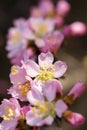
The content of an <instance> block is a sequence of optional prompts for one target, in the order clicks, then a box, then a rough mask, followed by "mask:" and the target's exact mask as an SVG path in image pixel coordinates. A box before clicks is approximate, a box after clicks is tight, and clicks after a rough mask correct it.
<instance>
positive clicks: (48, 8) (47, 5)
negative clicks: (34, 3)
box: [39, 0, 55, 17]
mask: <svg viewBox="0 0 87 130" xmlns="http://www.w3.org/2000/svg"><path fill="white" fill-rule="evenodd" d="M39 8H40V10H41V12H42V15H43V16H48V17H49V16H51V15H52V14H53V13H54V11H55V7H54V4H53V2H52V1H51V0H41V1H40V3H39Z"/></svg>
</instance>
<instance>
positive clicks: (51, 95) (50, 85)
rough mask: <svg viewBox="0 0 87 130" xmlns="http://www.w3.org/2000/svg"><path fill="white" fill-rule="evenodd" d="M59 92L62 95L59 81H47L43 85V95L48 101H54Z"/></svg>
mask: <svg viewBox="0 0 87 130" xmlns="http://www.w3.org/2000/svg"><path fill="white" fill-rule="evenodd" d="M57 92H58V93H60V94H62V85H61V84H60V82H59V81H58V80H52V81H47V82H46V83H44V84H43V94H44V95H45V96H46V98H47V99H48V101H53V100H54V99H55V97H56V94H57Z"/></svg>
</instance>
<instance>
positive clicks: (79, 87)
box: [68, 82, 85, 100]
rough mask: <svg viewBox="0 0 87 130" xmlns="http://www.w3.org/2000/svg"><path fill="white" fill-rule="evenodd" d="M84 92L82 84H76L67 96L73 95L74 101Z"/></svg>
mask: <svg viewBox="0 0 87 130" xmlns="http://www.w3.org/2000/svg"><path fill="white" fill-rule="evenodd" d="M84 90H85V86H84V84H83V83H82V82H77V83H76V84H75V85H74V87H73V88H72V89H71V91H70V92H69V94H68V96H70V95H73V98H74V100H75V99H76V98H78V97H80V96H81V95H82V94H83V92H84Z"/></svg>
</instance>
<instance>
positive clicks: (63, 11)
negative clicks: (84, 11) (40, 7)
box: [56, 0, 71, 17]
mask: <svg viewBox="0 0 87 130" xmlns="http://www.w3.org/2000/svg"><path fill="white" fill-rule="evenodd" d="M70 9H71V6H70V4H69V3H68V2H67V1H66V0H59V1H58V3H57V7H56V12H57V14H58V15H61V16H63V17H64V16H66V15H67V14H68V13H69V11H70Z"/></svg>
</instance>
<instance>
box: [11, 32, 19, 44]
mask: <svg viewBox="0 0 87 130" xmlns="http://www.w3.org/2000/svg"><path fill="white" fill-rule="evenodd" d="M20 40H21V37H20V32H19V31H16V32H14V33H13V35H12V37H11V43H12V44H15V43H17V42H18V41H20Z"/></svg>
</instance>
